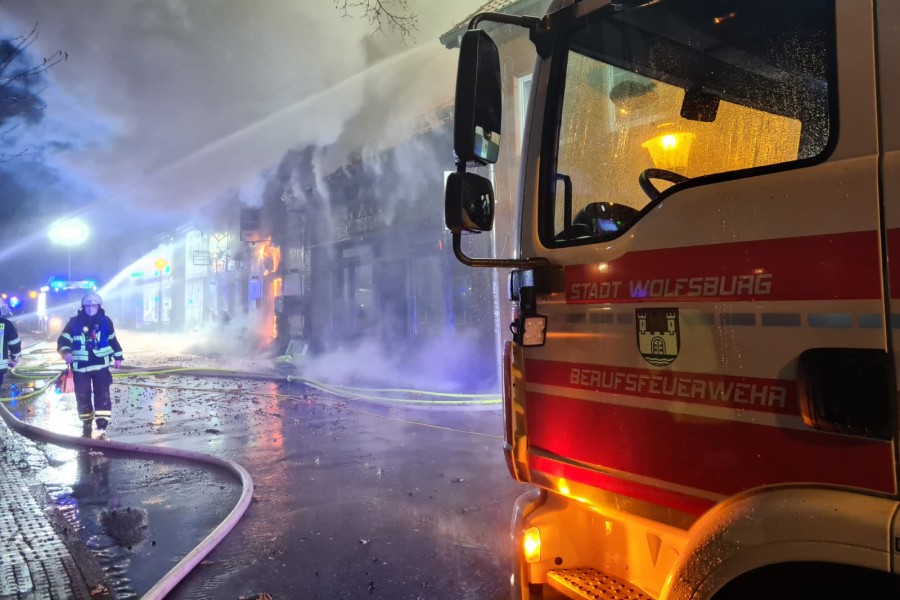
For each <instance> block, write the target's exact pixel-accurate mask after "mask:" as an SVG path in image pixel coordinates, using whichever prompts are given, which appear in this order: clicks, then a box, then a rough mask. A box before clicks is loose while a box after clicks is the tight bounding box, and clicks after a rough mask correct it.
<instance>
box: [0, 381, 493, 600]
mask: <svg viewBox="0 0 900 600" xmlns="http://www.w3.org/2000/svg"><path fill="white" fill-rule="evenodd" d="M11 371H12V373H11V374H12V375H13V376H15V377H17V378H21V379H36V378H41V377H46V378H48V381H47V384H46V385H45V386H44V387H41V388H39V389H35V390H34V391H33V392H29V393H26V394H22V395H20V396H17V397H16V399H17V400H19V401H22V400H27V399H30V398H32V397H35V396H38V395H40V394H43V393H45V392H46V390H47V389H48V388H49V387H50V385H51V384H52V383H53V382H54V381H55V380H56V379H57V378H58V377H60V375H61V373H60V371H59V369H51V368H50V367H49V366H47V367H37V368H34V367H19V368H15V369H12V370H11ZM175 374H178V375H194V376H210V377H222V378H238V379H255V380H262V381H284V382H290V383H294V382H297V383H302V384H304V385H307V386H309V387H312V388H315V389H318V390H321V391H323V392H326V393H328V394H332V395H337V396H344V397H350V398H354V399H359V400H364V401H368V402H384V403H399V404H407V405H420V406H422V405H426V406H427V405H430V406H435V405H441V406H444V405H451V406H459V405H491V404H499V402H500V400H499V398H497V397H496V396H495V395H492V394H454V393H444V392H430V391H423V390H413V389H405V388H359V387H351V386H342V385H332V384H326V383H322V382H318V381H315V380H312V379H307V378H304V377H300V376H296V375H288V376H284V375H280V376H279V375H273V374H268V373H244V372H240V371H233V370H228V369H211V368H193V367H178V368H161V369H150V370H134V371H131V370H129V371H125V372H120V373H116V374H114V378H115V379H120V378H123V377H140V376H144V377H147V376H159V375H175ZM131 385H143V386H146V387H157V386H153V385H152V384H146V383H145V384H131ZM165 387H171V386H165ZM176 389H180V390H196V389H197V388H188V387H182V386H179V387H177V388H176ZM243 392H244V393H248V392H247V391H246V390H243ZM385 394H390V396H386V395H385ZM397 394H405V395H406V396H407V397H405V398H399V397H395V396H396V395H397ZM266 395H267V396H273V395H274V396H279V397H296V396H294V395H288V394H271V393H268V394H266ZM410 396H416V397H415V398H412V397H410ZM0 400H4V401H5V400H10V399H9V398H3V399H0ZM366 414H370V413H366ZM373 416H377V415H373ZM0 417H2V418H3V420H4V421H5V422H6V424H7V425H9V427H10V429H12V430H13V431H15V432H16V433H19V434H20V435H24V436H25V437H27V438H29V439H32V440H37V441H42V442H48V443H51V444H55V445H58V446H63V447H66V448H108V449H110V450H116V451H121V452H131V453H135V454H146V455H151V456H164V457H169V458H179V459H186V460H193V461H197V462H200V463H204V464H209V465H213V466H216V467H219V468H223V469H224V470H225V471H227V472H229V473H231V474H232V475H234V476H235V477H236V479H237V480H238V481H240V483H241V488H242V491H241V496H240V498H239V499H238V501H237V503H236V504H235V506H234V508H233V509H232V510H231V512H229V513H228V515H227V516H226V517H225V519H224V520H223V521H222V522H221V523H219V525H217V526H216V527H215V528H214V529H213V530H212V532H210V533H209V535H207V536H206V538H204V539H203V540H202V541H201V542H200V544H198V545H197V546H196V547H195V548H194V549H193V550H191V552H189V553H188V554H187V555H186V556H185V557H184V558H182V559H181V560H180V561H179V562H178V564H176V565H175V566H174V567H172V568H171V569H170V570H169V571H168V572H167V573H166V574H165V575H164V576H163V577H162V578H161V579H160V580H159V581H158V582H157V583H156V584H155V585H154V586H153V587H152V588H150V590H148V591H147V593H146V594H144V595H143V596H142V600H161V599H162V598H165V596H166V595H167V594H168V593H169V592H170V591H172V589H173V588H174V587H175V586H176V585H178V583H180V582H181V580H183V579H184V578H185V577H186V576H187V575H188V573H190V572H191V571H192V570H193V569H194V567H196V566H197V565H198V564H200V562H201V561H202V560H203V559H204V558H205V557H206V556H207V555H208V554H209V553H210V552H212V550H213V549H214V548H215V547H216V546H217V545H218V544H219V543H220V542H221V541H222V540H223V539H224V538H225V536H227V535H228V533H229V532H230V531H231V530H232V529H233V528H234V527H235V526H236V525H237V523H238V522H239V521H240V519H241V517H243V515H244V513H245V512H246V511H247V508H248V507H249V506H250V503H251V501H252V499H253V480H252V479H251V477H250V474H249V473H248V472H247V471H246V469H244V468H243V467H242V466H240V465H239V464H237V463H235V462H233V461H230V460H226V459H222V458H218V457H216V456H212V455H209V454H203V453H200V452H193V451H190V450H179V449H175V448H165V447H157V446H145V445H140V444H130V443H126V442H119V441H114V440H103V439H99V440H98V439H90V438H83V437H76V436H72V435H65V434H60V433H56V432H53V431H49V430H47V429H43V428H41V427H37V426H35V425H30V424H28V423H24V422H22V421H20V420H19V419H17V418H16V417H15V415H13V414H12V413H11V412H10V411H9V409H8V408H6V406H5V405H4V404H3V402H0ZM395 420H399V419H395ZM421 425H425V424H421ZM440 428H441V429H446V428H443V427H440ZM467 433H474V432H467ZM479 435H485V434H479ZM490 437H494V436H490Z"/></svg>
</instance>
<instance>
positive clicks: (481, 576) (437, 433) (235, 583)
mask: <svg viewBox="0 0 900 600" xmlns="http://www.w3.org/2000/svg"><path fill="white" fill-rule="evenodd" d="M72 404H74V401H72V400H71V399H69V398H67V397H65V396H62V397H56V396H46V397H42V398H40V399H38V400H37V401H35V402H34V404H33V405H31V406H29V407H19V413H20V414H21V415H22V416H23V418H24V420H28V421H30V422H33V423H35V424H39V425H45V426H48V427H50V428H52V429H55V430H56V431H62V432H67V431H69V432H72V433H75V432H76V431H77V430H78V428H79V425H78V423H77V419H76V417H75V410H74V406H72ZM113 415H114V421H113V425H112V426H111V429H110V434H111V437H113V438H114V439H117V440H120V441H124V442H132V443H139V444H148V445H160V446H168V447H171V448H181V449H188V450H195V451H200V452H207V453H211V454H215V455H217V456H220V457H222V458H227V459H230V460H234V461H236V462H238V463H239V464H241V465H242V466H244V467H245V468H246V469H247V470H248V471H249V472H250V475H251V476H252V478H253V480H254V484H255V486H256V489H255V493H254V502H253V503H252V504H251V506H250V509H249V510H248V512H247V513H246V515H245V516H244V517H243V519H242V520H241V522H240V523H239V524H238V526H237V527H236V528H235V529H234V530H233V531H232V532H231V533H230V534H229V535H228V537H227V538H226V539H225V540H224V541H223V542H222V544H220V545H219V546H218V547H217V548H216V549H215V550H214V551H213V552H212V553H211V554H210V555H209V556H208V557H207V558H206V560H205V561H204V562H203V563H202V564H201V565H200V566H199V567H198V568H197V569H195V570H194V571H193V572H192V573H191V574H190V575H189V576H188V577H187V578H186V579H185V580H184V581H183V582H182V583H181V584H180V585H179V586H178V587H177V588H176V589H175V590H174V591H173V592H172V593H171V594H170V595H169V597H170V598H174V599H197V600H199V599H220V598H221V599H230V600H234V599H237V598H238V597H240V596H245V597H250V596H253V595H255V594H259V593H261V592H266V593H268V594H270V595H271V596H272V597H273V598H274V599H276V600H280V599H294V598H298V599H302V598H329V599H332V598H335V599H336V598H350V599H353V598H391V599H405V598H409V599H416V598H428V599H441V598H454V599H460V598H464V599H478V600H494V599H496V600H499V599H501V598H507V597H508V581H509V568H508V567H509V563H510V551H511V549H510V546H509V541H508V525H509V519H510V517H511V507H512V503H513V500H514V499H515V497H516V496H518V495H519V494H521V493H523V492H525V491H526V489H527V488H526V487H525V486H522V485H520V484H516V483H515V482H514V481H512V479H511V478H510V477H509V475H508V473H507V470H506V465H505V462H504V459H503V455H502V452H501V440H500V436H501V427H502V421H501V412H500V409H499V406H497V405H492V406H489V407H453V408H433V407H431V408H424V407H408V406H398V405H394V404H389V403H387V404H386V403H371V402H363V401H359V400H346V399H341V398H336V397H333V396H329V395H328V394H324V393H321V392H317V391H311V390H308V389H306V388H304V387H303V386H301V385H299V384H281V385H278V384H275V383H271V382H259V381H248V380H240V379H237V380H236V379H220V378H201V377H195V376H181V377H134V378H127V379H123V380H117V383H116V384H115V385H114V386H113ZM48 453H50V454H51V455H55V458H53V459H52V460H51V463H52V465H53V467H52V469H51V471H52V472H53V473H55V475H53V473H52V474H51V475H50V476H49V477H47V478H45V479H49V480H52V479H53V478H54V476H55V477H56V480H57V481H58V489H60V490H63V491H62V492H61V493H60V494H59V495H60V499H58V501H57V502H58V504H61V505H62V504H64V503H65V502H68V503H70V504H75V505H76V507H77V510H75V511H72V512H73V513H77V516H76V518H80V519H81V520H82V521H84V522H85V523H86V524H87V525H86V526H85V531H84V535H83V537H85V539H86V540H87V542H88V545H90V546H92V547H94V548H95V549H96V550H98V551H99V552H101V553H103V556H102V557H101V558H105V560H106V564H107V565H108V568H111V569H114V570H118V571H120V577H121V579H122V581H123V583H122V584H120V586H119V588H120V589H119V596H120V597H139V596H140V595H141V593H142V592H144V591H146V590H147V589H149V587H151V586H152V585H153V584H154V583H155V582H156V581H157V580H158V579H159V577H161V576H162V575H163V574H164V573H165V572H166V571H168V570H169V569H170V568H171V567H172V566H173V565H174V564H175V563H176V562H177V561H178V560H180V558H182V557H183V556H184V554H186V553H187V552H189V551H190V549H191V548H193V546H194V545H196V543H197V542H199V541H200V540H201V539H203V537H205V536H206V535H207V534H208V532H209V531H210V530H211V529H212V528H213V527H215V525H216V524H217V523H218V522H219V521H220V520H221V519H222V518H223V517H224V516H225V515H226V514H227V513H228V511H229V510H230V509H231V508H232V506H233V505H234V502H235V500H236V498H237V497H238V494H239V492H240V490H239V488H238V486H237V485H236V483H235V482H234V481H233V480H232V479H230V477H229V476H227V475H226V474H223V473H215V472H211V471H210V470H209V469H208V468H207V467H200V468H198V467H196V466H194V465H191V464H189V463H171V462H166V461H160V460H156V461H147V460H136V459H134V458H123V457H116V456H113V455H109V454H108V453H107V454H106V455H97V454H94V455H87V456H85V452H84V451H81V453H80V454H79V453H78V452H76V451H71V450H54V449H50V450H48ZM66 486H69V489H72V490H73V491H74V493H73V494H72V495H73V496H76V497H74V498H72V497H70V496H67V495H66V493H65V492H66ZM50 487H51V489H52V488H53V486H52V485H51V486H50ZM123 510H124V511H126V512H125V513H122V511H123ZM132 510H134V511H135V513H136V514H137V516H136V517H135V516H133V515H131V514H130V513H131V511H132ZM113 511H115V512H116V513H117V514H120V515H124V516H127V517H129V518H132V519H138V520H137V521H136V522H135V523H134V524H135V525H136V528H137V530H138V533H137V535H135V536H133V537H131V538H130V539H126V540H124V541H123V540H119V539H116V537H115V536H111V535H110V531H109V528H108V527H107V525H108V520H109V518H110V513H111V512H113ZM126 537H127V536H126ZM101 562H103V560H101Z"/></svg>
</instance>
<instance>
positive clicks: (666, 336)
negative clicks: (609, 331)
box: [634, 308, 681, 367]
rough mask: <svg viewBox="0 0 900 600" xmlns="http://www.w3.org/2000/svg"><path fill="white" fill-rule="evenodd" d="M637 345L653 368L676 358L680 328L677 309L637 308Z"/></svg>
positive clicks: (679, 340) (679, 341)
mask: <svg viewBox="0 0 900 600" xmlns="http://www.w3.org/2000/svg"><path fill="white" fill-rule="evenodd" d="M634 312H635V317H636V319H635V321H636V325H637V326H636V330H637V345H638V350H639V351H640V353H641V356H643V357H644V360H646V361H647V362H648V363H650V364H651V365H653V366H654V367H664V366H666V365H668V364H670V363H671V362H672V361H674V360H675V359H676V358H678V350H679V349H680V348H681V327H680V325H679V322H678V309H677V308H638V309H636V310H635V311H634Z"/></svg>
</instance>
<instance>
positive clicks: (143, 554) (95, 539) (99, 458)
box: [38, 444, 240, 600]
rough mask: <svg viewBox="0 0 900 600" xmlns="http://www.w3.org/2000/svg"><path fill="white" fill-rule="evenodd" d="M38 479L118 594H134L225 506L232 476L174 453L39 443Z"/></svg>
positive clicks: (233, 494) (235, 488) (230, 502)
mask: <svg viewBox="0 0 900 600" xmlns="http://www.w3.org/2000/svg"><path fill="white" fill-rule="evenodd" d="M38 446H43V448H42V449H43V450H44V452H45V453H46V454H47V457H48V465H47V467H46V468H45V469H44V471H43V472H42V473H41V476H40V478H41V480H42V482H43V483H44V486H45V488H46V489H47V491H48V493H49V495H50V498H51V500H52V501H53V503H54V504H55V507H56V508H57V509H58V510H59V511H60V513H61V514H62V515H63V517H64V519H65V521H66V523H67V524H68V528H69V533H68V534H69V535H77V536H78V538H79V539H80V540H81V541H82V542H83V543H84V544H85V545H86V546H87V547H88V548H89V549H90V550H91V551H93V552H94V554H95V556H96V558H97V560H98V562H99V563H100V566H101V567H102V568H103V570H104V571H105V572H106V573H107V576H108V577H109V583H110V585H111V586H112V588H113V591H114V593H115V595H116V598H118V599H120V600H121V599H129V598H139V597H141V596H142V595H143V594H144V593H145V592H147V590H149V589H150V588H151V587H152V586H153V585H154V584H156V582H157V581H159V580H160V579H161V578H162V577H163V576H164V575H165V573H166V572H167V571H168V570H169V569H170V568H171V567H172V566H174V565H175V564H176V563H177V562H178V561H179V560H181V558H182V557H184V556H185V555H186V554H187V553H188V552H190V551H191V550H192V549H193V548H194V547H195V546H196V545H197V544H199V543H200V542H201V541H202V540H203V538H205V537H206V536H207V535H208V534H209V532H210V531H211V530H212V529H213V528H215V527H216V526H217V525H218V524H219V523H220V522H221V521H222V520H223V519H224V518H225V517H226V516H227V514H228V512H230V510H231V508H232V507H233V506H234V505H235V503H236V502H237V498H238V496H239V495H240V486H239V485H237V484H236V482H235V480H234V478H233V477H232V476H231V475H229V474H228V473H225V472H224V471H219V470H217V469H211V468H206V467H198V466H197V464H196V463H188V462H185V461H175V460H157V459H154V460H143V459H135V458H134V455H133V454H129V455H123V454H121V453H112V452H109V451H104V452H98V451H95V450H87V449H84V450H69V449H64V448H58V447H55V446H49V445H41V444H38Z"/></svg>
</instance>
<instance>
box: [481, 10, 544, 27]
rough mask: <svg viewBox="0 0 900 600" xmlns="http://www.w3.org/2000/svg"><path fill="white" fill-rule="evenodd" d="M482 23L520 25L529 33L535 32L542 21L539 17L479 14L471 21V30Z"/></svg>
mask: <svg viewBox="0 0 900 600" xmlns="http://www.w3.org/2000/svg"><path fill="white" fill-rule="evenodd" d="M481 21H491V22H494V23H508V24H510V25H518V26H519V27H524V28H526V29H528V30H529V31H535V30H536V29H537V27H538V25H539V24H540V22H541V20H540V19H538V18H537V17H528V16H524V15H522V16H520V15H507V14H503V13H479V14H477V15H475V16H474V17H472V20H471V21H469V29H475V28H476V27H477V26H478V24H479V23H480V22H481Z"/></svg>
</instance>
